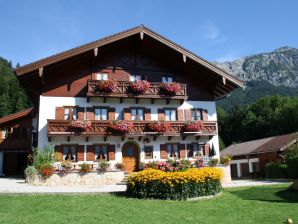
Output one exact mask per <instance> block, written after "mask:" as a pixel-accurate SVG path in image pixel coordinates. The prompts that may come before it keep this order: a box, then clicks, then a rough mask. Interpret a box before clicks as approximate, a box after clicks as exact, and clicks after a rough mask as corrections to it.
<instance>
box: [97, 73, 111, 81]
mask: <svg viewBox="0 0 298 224" xmlns="http://www.w3.org/2000/svg"><path fill="white" fill-rule="evenodd" d="M95 79H96V80H108V74H104V73H96V75H95Z"/></svg>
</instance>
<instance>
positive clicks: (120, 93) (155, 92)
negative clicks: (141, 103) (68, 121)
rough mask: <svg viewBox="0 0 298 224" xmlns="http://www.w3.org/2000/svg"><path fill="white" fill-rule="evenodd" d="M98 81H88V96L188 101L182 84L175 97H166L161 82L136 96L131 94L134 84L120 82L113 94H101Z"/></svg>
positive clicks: (184, 86)
mask: <svg viewBox="0 0 298 224" xmlns="http://www.w3.org/2000/svg"><path fill="white" fill-rule="evenodd" d="M98 82H99V81H98V80H88V92H87V96H102V97H120V98H128V97H137V98H147V99H148V98H150V99H151V98H171V99H179V100H186V99H187V92H186V84H181V83H179V84H180V86H181V90H180V91H179V92H177V93H176V94H175V95H173V96H169V95H164V94H162V93H161V91H160V84H161V83H160V82H153V83H150V88H149V89H148V91H146V92H145V93H143V94H139V95H134V94H132V93H130V91H129V90H130V89H129V87H130V84H131V83H132V82H127V81H126V82H125V81H118V82H117V83H118V84H117V87H116V88H115V89H114V90H113V92H112V93H108V94H105V93H101V92H98V91H97V87H96V86H97V84H98Z"/></svg>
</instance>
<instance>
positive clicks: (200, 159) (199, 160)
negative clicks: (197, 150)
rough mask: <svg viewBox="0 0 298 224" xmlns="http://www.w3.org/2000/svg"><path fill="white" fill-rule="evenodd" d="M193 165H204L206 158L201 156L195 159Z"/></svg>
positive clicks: (198, 166) (197, 166)
mask: <svg viewBox="0 0 298 224" xmlns="http://www.w3.org/2000/svg"><path fill="white" fill-rule="evenodd" d="M193 167H195V168H201V167H204V160H203V159H202V158H199V159H197V160H195V161H194V162H193Z"/></svg>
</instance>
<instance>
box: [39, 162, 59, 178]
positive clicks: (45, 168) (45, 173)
mask: <svg viewBox="0 0 298 224" xmlns="http://www.w3.org/2000/svg"><path fill="white" fill-rule="evenodd" d="M39 172H40V174H41V176H42V177H43V178H49V177H50V176H52V175H53V173H54V172H55V167H54V166H53V165H52V164H43V165H42V166H41V167H40V170H39Z"/></svg>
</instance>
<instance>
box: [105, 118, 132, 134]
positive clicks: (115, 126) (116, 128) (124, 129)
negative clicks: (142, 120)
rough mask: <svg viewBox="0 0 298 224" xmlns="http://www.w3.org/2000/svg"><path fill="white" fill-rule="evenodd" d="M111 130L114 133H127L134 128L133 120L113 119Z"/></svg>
mask: <svg viewBox="0 0 298 224" xmlns="http://www.w3.org/2000/svg"><path fill="white" fill-rule="evenodd" d="M109 129H110V131H111V132H112V133H113V134H126V133H129V132H130V131H131V130H132V129H133V123H132V122H131V121H124V120H119V121H113V122H112V123H111V124H110V126H109Z"/></svg>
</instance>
